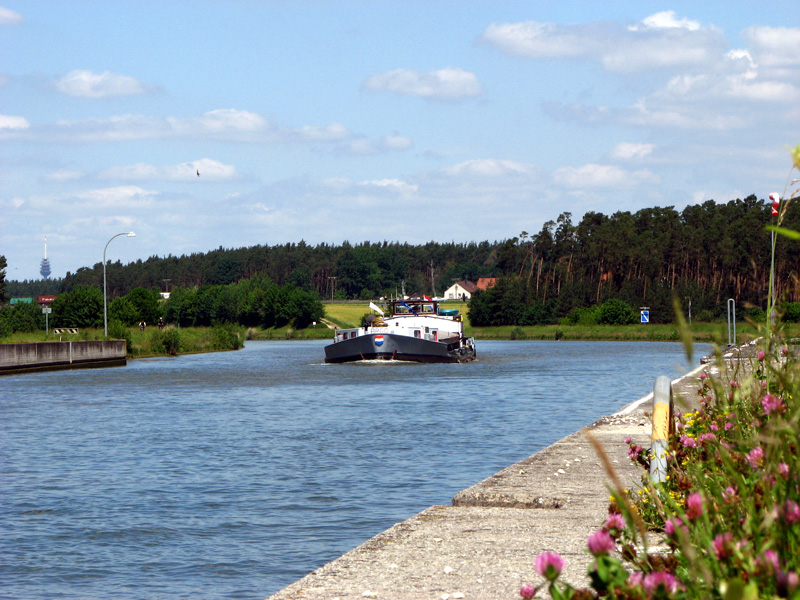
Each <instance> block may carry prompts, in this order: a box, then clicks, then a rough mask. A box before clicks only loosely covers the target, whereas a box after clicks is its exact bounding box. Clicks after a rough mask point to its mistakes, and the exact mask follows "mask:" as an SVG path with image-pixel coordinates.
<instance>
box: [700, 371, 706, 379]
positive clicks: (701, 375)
mask: <svg viewBox="0 0 800 600" xmlns="http://www.w3.org/2000/svg"><path fill="white" fill-rule="evenodd" d="M706 377H708V375H707V374H706V372H705V371H703V372H702V373H700V379H701V380H702V379H705V378H706Z"/></svg>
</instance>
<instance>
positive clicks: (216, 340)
mask: <svg viewBox="0 0 800 600" xmlns="http://www.w3.org/2000/svg"><path fill="white" fill-rule="evenodd" d="M210 336H211V347H212V348H214V349H215V350H228V349H231V350H238V349H239V348H241V346H242V340H241V338H240V337H239V332H238V331H236V329H235V328H234V327H232V326H230V325H224V326H223V325H218V326H216V327H214V328H213V329H212V330H211V332H210Z"/></svg>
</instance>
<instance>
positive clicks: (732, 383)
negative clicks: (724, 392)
mask: <svg viewBox="0 0 800 600" xmlns="http://www.w3.org/2000/svg"><path fill="white" fill-rule="evenodd" d="M731 387H732V388H734V389H735V388H737V387H739V384H738V383H736V382H735V381H731Z"/></svg>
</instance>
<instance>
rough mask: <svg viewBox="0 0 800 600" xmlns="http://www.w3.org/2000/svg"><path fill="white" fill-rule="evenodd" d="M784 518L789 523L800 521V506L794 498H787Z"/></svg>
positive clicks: (784, 506)
mask: <svg viewBox="0 0 800 600" xmlns="http://www.w3.org/2000/svg"><path fill="white" fill-rule="evenodd" d="M783 520H784V521H786V522H787V523H788V524H789V525H794V524H795V523H797V522H798V521H800V506H798V505H797V502H795V501H794V500H787V501H786V504H784V505H783Z"/></svg>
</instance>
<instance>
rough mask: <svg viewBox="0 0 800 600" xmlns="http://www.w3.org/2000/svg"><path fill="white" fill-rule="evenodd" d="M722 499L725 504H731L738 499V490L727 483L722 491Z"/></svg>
mask: <svg viewBox="0 0 800 600" xmlns="http://www.w3.org/2000/svg"><path fill="white" fill-rule="evenodd" d="M722 499H723V500H725V503H726V504H733V503H734V502H736V501H737V500H738V499H739V491H738V490H737V489H736V488H735V487H733V486H730V485H729V486H728V487H726V488H725V490H724V491H723V492H722Z"/></svg>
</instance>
